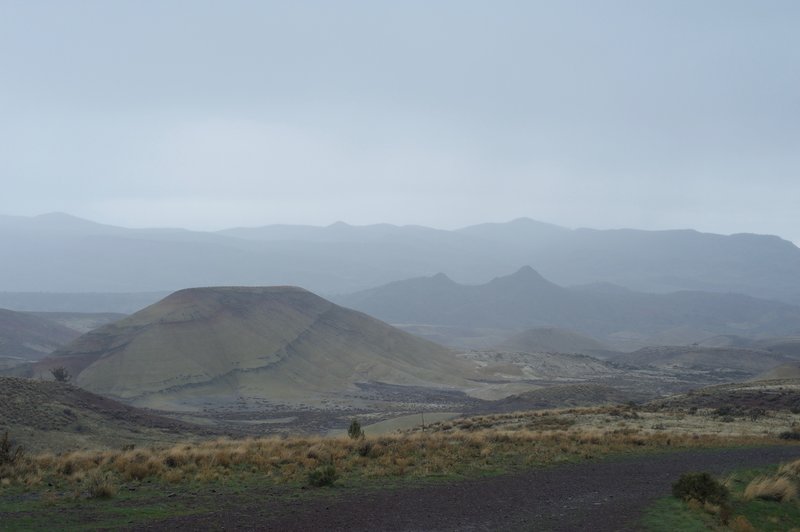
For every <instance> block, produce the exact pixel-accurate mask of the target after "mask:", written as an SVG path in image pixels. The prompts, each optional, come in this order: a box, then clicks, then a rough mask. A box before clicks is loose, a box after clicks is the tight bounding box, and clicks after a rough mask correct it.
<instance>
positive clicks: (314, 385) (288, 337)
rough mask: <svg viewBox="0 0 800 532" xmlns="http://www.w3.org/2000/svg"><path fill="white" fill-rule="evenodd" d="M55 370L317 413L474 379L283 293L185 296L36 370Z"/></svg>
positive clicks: (431, 354) (106, 387)
mask: <svg viewBox="0 0 800 532" xmlns="http://www.w3.org/2000/svg"><path fill="white" fill-rule="evenodd" d="M55 365H63V366H65V367H67V368H68V369H69V370H70V371H71V372H72V373H73V374H74V375H76V376H77V378H76V382H77V383H78V384H79V385H80V386H82V387H84V388H86V389H88V390H91V391H93V392H96V393H101V394H104V395H109V396H113V397H118V398H121V399H125V400H128V401H133V402H137V403H140V404H147V405H150V406H165V405H164V404H162V403H164V402H166V403H167V404H169V405H173V406H174V405H175V404H182V405H183V406H185V407H186V406H188V407H202V406H203V405H208V404H219V403H227V402H231V401H237V400H241V399H242V398H245V399H247V398H256V399H263V400H267V401H270V402H289V403H315V402H317V401H321V400H325V399H326V398H331V397H334V396H336V395H339V394H341V393H343V392H345V391H346V390H348V389H349V390H352V389H353V388H354V385H355V383H360V382H382V383H390V384H400V385H412V386H439V387H442V386H445V387H447V386H452V385H458V384H461V383H462V382H463V378H464V377H465V376H466V375H467V374H468V371H469V370H468V367H467V366H465V365H464V364H463V363H462V362H460V361H459V360H457V359H456V358H455V357H454V355H453V354H452V353H451V352H450V351H448V350H447V349H445V348H444V347H441V346H439V345H437V344H434V343H431V342H428V341H425V340H422V339H419V338H417V337H414V336H412V335H410V334H408V333H404V332H402V331H400V330H398V329H395V328H393V327H391V326H389V325H387V324H385V323H383V322H381V321H378V320H376V319H374V318H371V317H369V316H367V315H365V314H362V313H360V312H356V311H353V310H349V309H346V308H343V307H340V306H338V305H335V304H333V303H331V302H330V301H327V300H325V299H323V298H321V297H319V296H317V295H315V294H313V293H311V292H309V291H307V290H304V289H302V288H297V287H287V286H280V287H212V288H191V289H186V290H180V291H178V292H175V293H173V294H171V295H169V296H167V297H166V298H164V299H163V300H161V301H159V302H157V303H155V304H153V305H151V306H149V307H147V308H145V309H143V310H141V311H139V312H137V313H135V314H133V315H131V316H130V317H128V318H125V319H123V320H120V321H118V322H116V323H113V324H110V325H107V326H104V327H101V328H99V329H96V330H94V331H91V332H89V333H87V334H85V335H83V336H81V337H80V338H78V339H77V340H76V341H74V342H73V343H71V344H69V345H68V346H66V347H65V348H63V349H61V350H59V351H57V352H56V353H54V354H53V356H52V357H50V358H49V359H47V360H46V361H44V363H43V364H40V367H39V369H40V371H44V370H46V369H48V368H49V367H52V366H55Z"/></svg>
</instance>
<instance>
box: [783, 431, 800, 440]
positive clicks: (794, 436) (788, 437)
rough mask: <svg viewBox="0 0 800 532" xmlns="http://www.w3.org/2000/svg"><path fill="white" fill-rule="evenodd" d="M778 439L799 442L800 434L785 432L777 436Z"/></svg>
mask: <svg viewBox="0 0 800 532" xmlns="http://www.w3.org/2000/svg"><path fill="white" fill-rule="evenodd" d="M778 437H779V438H780V439H782V440H800V432H795V431H793V430H787V431H784V432H781V433H780V434H778Z"/></svg>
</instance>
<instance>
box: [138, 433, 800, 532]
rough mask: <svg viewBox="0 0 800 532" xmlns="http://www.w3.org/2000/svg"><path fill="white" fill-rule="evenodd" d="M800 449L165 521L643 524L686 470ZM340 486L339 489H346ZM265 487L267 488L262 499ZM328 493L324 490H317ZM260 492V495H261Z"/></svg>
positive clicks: (566, 469) (368, 494)
mask: <svg viewBox="0 0 800 532" xmlns="http://www.w3.org/2000/svg"><path fill="white" fill-rule="evenodd" d="M797 458H800V447H794V446H775V447H761V448H751V449H725V450H693V451H682V452H673V453H662V454H655V455H652V454H651V455H638V456H628V457H622V458H615V459H609V460H604V461H599V462H590V463H589V462H587V463H580V464H570V465H562V466H554V467H549V468H544V469H534V470H529V471H525V472H521V473H514V474H510V475H503V476H497V477H490V478H479V479H470V480H462V481H456V482H452V483H447V484H444V483H443V484H429V485H422V486H412V487H402V488H392V489H385V490H375V491H367V490H364V491H349V490H343V489H342V488H327V489H320V490H318V491H317V492H316V493H315V494H313V495H312V496H311V497H300V498H297V499H291V498H287V497H280V498H271V497H270V493H269V492H267V491H266V490H265V493H263V494H258V493H251V494H249V495H248V497H247V499H246V502H245V500H244V499H243V500H238V501H237V500H227V501H225V500H221V501H219V504H218V505H217V506H216V507H215V508H214V509H210V510H209V512H207V513H202V514H196V515H192V516H187V517H177V518H172V519H168V520H165V521H161V522H157V523H154V524H153V525H152V526H150V527H148V528H149V529H157V530H167V529H169V530H200V529H231V530H234V529H235V530H281V531H284V530H348V531H352V530H493V531H494V530H569V531H574V530H593V531H598V532H602V531H606V530H609V531H610V530H639V529H640V528H641V527H640V525H639V522H640V520H641V517H642V513H643V511H644V509H645V508H646V507H647V506H648V505H649V504H651V503H652V502H653V501H654V500H655V499H657V498H659V497H662V496H665V495H668V494H669V493H670V487H671V484H672V482H674V481H675V480H676V479H677V478H678V477H679V476H680V475H681V474H682V473H684V472H687V471H708V472H711V473H714V474H722V473H725V472H726V471H730V470H733V469H739V468H743V467H757V466H763V465H768V464H775V463H778V462H782V461H787V460H791V459H797ZM337 490H340V491H337ZM259 495H263V498H262V499H261V500H259V499H260V497H259ZM317 495H319V496H317ZM256 500H259V502H258V503H256V502H255V501H256Z"/></svg>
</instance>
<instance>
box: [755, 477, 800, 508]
mask: <svg viewBox="0 0 800 532" xmlns="http://www.w3.org/2000/svg"><path fill="white" fill-rule="evenodd" d="M743 498H744V500H746V501H751V500H753V499H764V500H767V501H780V502H785V501H790V500H793V499H796V498H797V486H796V485H795V483H794V482H793V481H792V480H791V479H788V478H786V477H784V476H774V477H768V476H759V477H756V478H754V479H753V480H751V481H750V483H749V484H748V485H747V487H746V488H745V489H744V495H743Z"/></svg>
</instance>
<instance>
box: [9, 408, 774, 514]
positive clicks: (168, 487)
mask: <svg viewBox="0 0 800 532" xmlns="http://www.w3.org/2000/svg"><path fill="white" fill-rule="evenodd" d="M642 420H646V421H642ZM590 421H591V422H590ZM650 421H652V420H650V418H648V417H646V414H645V413H637V412H636V410H635V409H633V408H630V407H603V408H585V409H570V410H560V411H539V412H524V413H513V414H498V415H486V416H479V417H474V418H467V419H456V420H451V421H444V422H440V423H436V424H433V425H429V426H427V427H426V428H425V430H424V431H423V430H421V429H418V430H415V431H408V432H405V433H396V434H392V435H384V436H364V435H363V432H362V431H361V429H360V427H359V426H356V425H353V426H351V431H350V432H351V434H350V436H349V437H348V436H341V437H327V438H326V437H291V438H279V437H272V438H248V439H239V440H233V439H214V440H208V441H202V442H192V443H189V442H187V443H181V444H176V445H168V446H162V447H159V446H148V447H134V446H132V445H131V446H128V447H126V448H122V449H103V450H80V451H72V452H64V453H59V454H54V453H40V454H27V453H24V452H21V451H19V450H17V449H15V448H14V446H13V445H11V444H9V443H8V442H7V443H6V447H7V452H6V453H5V454H2V453H0V514H2V515H3V520H4V521H5V522H6V523H9V524H16V525H18V526H33V527H35V526H40V525H41V526H44V525H45V524H46V519H47V518H48V516H52V515H53V513H54V512H61V513H63V512H66V513H65V514H64V515H69V511H70V509H72V510H73V511H74V516H75V519H76V526H79V525H80V524H82V523H83V524H85V522H86V521H85V519H86V515H87V512H89V514H91V513H92V512H100V514H102V515H101V516H100V517H102V519H101V518H100V517H98V519H100V521H98V522H99V523H101V524H102V526H114V525H115V524H119V523H117V521H115V519H122V520H123V521H120V523H130V522H139V521H137V520H143V521H142V522H146V521H147V520H149V519H154V518H158V517H160V516H174V515H181V514H185V513H192V512H200V511H203V509H204V508H207V507H208V505H213V504H214V503H213V502H212V501H213V499H214V498H215V497H218V496H219V495H225V494H236V493H250V492H253V491H254V490H253V488H256V487H257V488H258V489H259V490H261V492H262V493H263V490H264V489H265V488H269V489H272V492H271V493H273V496H276V497H294V496H297V494H298V493H300V491H298V488H306V487H321V486H327V485H333V484H335V485H337V486H340V487H341V488H342V489H350V488H352V489H369V488H370V487H371V486H376V487H377V486H378V485H381V486H383V485H385V484H386V483H387V482H389V483H392V482H403V483H405V482H422V481H430V480H432V479H433V480H435V479H444V480H447V479H453V478H456V477H459V476H474V475H483V474H497V473H502V472H506V471H511V470H515V469H521V468H526V467H533V466H542V465H550V464H556V463H563V462H573V461H579V460H589V459H595V458H602V457H606V456H610V455H614V454H621V453H629V452H637V453H640V452H655V451H664V450H670V449H688V448H703V447H706V448H709V447H721V446H732V445H759V444H765V443H770V444H775V443H778V442H788V441H789V440H786V439H780V438H778V437H777V435H776V434H773V433H769V432H768V433H767V434H764V431H761V432H760V433H759V434H745V435H732V434H729V433H725V434H715V433H706V434H703V433H698V432H679V431H676V430H664V429H663V428H661V427H656V428H652V426H649V428H646V429H645V428H641V426H639V425H637V424H636V423H639V422H642V423H645V424H648V423H650ZM633 422H636V423H633ZM727 425H730V424H729V423H726V426H727ZM3 456H5V458H3ZM311 491H312V492H313V493H314V495H310V496H318V495H317V494H321V493H322V492H320V491H318V490H311ZM302 493H303V494H304V495H303V496H309V495H307V494H308V493H309V491H304V492H302ZM165 494H166V495H168V497H166V498H165ZM320 496H325V495H324V494H322V495H320ZM203 497H207V498H209V501H208V503H207V504H206V503H201V501H202V500H203ZM110 498H113V499H114V503H115V504H113V505H111V504H108V503H106V502H105V501H104V500H105V499H110ZM125 508H128V509H127V510H125ZM120 512H121V513H120ZM109 519H110V520H109ZM67 523H68V521H67ZM9 526H11V525H9Z"/></svg>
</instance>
